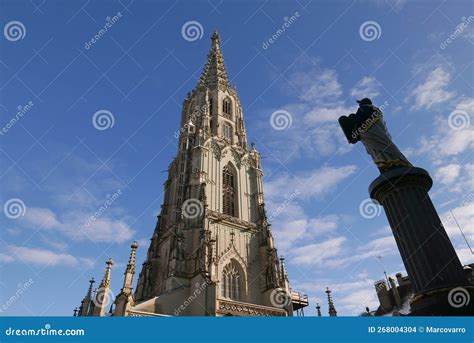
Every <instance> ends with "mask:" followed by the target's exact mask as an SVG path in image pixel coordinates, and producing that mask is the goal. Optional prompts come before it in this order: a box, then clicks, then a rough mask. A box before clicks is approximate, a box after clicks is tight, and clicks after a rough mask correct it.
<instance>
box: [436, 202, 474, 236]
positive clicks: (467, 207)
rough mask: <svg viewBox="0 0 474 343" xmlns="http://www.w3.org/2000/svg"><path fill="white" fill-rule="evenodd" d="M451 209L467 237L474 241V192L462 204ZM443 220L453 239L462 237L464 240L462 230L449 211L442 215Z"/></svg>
mask: <svg viewBox="0 0 474 343" xmlns="http://www.w3.org/2000/svg"><path fill="white" fill-rule="evenodd" d="M451 211H452V212H453V213H454V216H455V218H456V220H457V221H458V223H459V225H460V226H461V228H462V230H463V232H464V235H465V236H466V239H467V240H468V241H469V242H471V243H472V242H474V225H472V223H474V193H470V194H468V195H467V196H466V198H465V199H464V200H462V202H461V204H460V205H459V206H458V207H456V208H454V209H452V210H451ZM441 221H442V222H443V224H444V227H445V229H446V231H447V233H448V235H449V236H450V237H451V239H455V238H460V239H461V240H462V241H464V240H463V239H462V238H461V236H462V234H461V231H460V230H459V228H458V226H457V224H456V221H455V220H454V218H453V216H452V215H451V213H450V212H449V211H446V212H444V213H443V214H442V215H441Z"/></svg>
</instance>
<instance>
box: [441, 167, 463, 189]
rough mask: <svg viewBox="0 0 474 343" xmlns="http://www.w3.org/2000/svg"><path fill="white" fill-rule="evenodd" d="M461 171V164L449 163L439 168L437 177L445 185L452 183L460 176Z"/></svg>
mask: <svg viewBox="0 0 474 343" xmlns="http://www.w3.org/2000/svg"><path fill="white" fill-rule="evenodd" d="M460 172H461V166H460V165H459V164H448V165H446V166H443V167H440V168H438V170H437V171H436V175H435V178H436V179H437V180H438V181H439V182H440V183H442V184H444V185H450V184H452V183H453V182H454V181H456V179H457V178H458V176H459V174H460Z"/></svg>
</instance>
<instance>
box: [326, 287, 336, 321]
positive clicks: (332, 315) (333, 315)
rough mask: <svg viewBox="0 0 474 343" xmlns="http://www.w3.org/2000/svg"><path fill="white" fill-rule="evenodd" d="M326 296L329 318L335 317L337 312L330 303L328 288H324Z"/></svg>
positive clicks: (331, 302) (330, 296)
mask: <svg viewBox="0 0 474 343" xmlns="http://www.w3.org/2000/svg"><path fill="white" fill-rule="evenodd" d="M326 294H327V295H328V308H329V316H330V317H337V311H336V308H335V307H334V302H333V301H332V295H331V290H330V289H329V287H326Z"/></svg>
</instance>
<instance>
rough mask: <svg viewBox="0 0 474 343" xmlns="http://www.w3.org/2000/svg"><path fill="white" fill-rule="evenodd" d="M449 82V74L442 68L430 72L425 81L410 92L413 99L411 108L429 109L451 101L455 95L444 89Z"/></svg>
mask: <svg viewBox="0 0 474 343" xmlns="http://www.w3.org/2000/svg"><path fill="white" fill-rule="evenodd" d="M450 80H451V74H450V73H449V72H448V71H446V70H445V69H443V68H442V67H437V68H436V69H434V70H432V71H431V72H430V73H429V75H428V76H427V77H426V79H425V81H424V82H423V83H421V84H420V85H418V86H417V87H415V89H414V90H413V91H412V96H413V97H414V98H415V105H414V106H413V108H414V109H430V108H431V107H432V106H433V105H437V104H441V103H443V102H446V101H448V100H450V99H452V98H453V97H454V96H455V94H456V93H455V92H449V91H447V90H446V89H445V88H446V86H448V84H449V82H450Z"/></svg>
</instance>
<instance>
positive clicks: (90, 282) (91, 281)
mask: <svg viewBox="0 0 474 343" xmlns="http://www.w3.org/2000/svg"><path fill="white" fill-rule="evenodd" d="M94 283H95V280H94V278H91V279H90V280H89V289H88V290H87V297H89V298H90V297H91V295H92V287H93V285H94Z"/></svg>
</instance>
